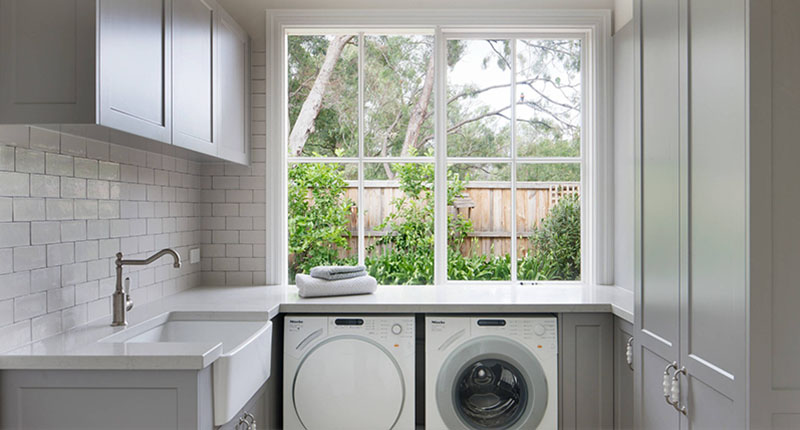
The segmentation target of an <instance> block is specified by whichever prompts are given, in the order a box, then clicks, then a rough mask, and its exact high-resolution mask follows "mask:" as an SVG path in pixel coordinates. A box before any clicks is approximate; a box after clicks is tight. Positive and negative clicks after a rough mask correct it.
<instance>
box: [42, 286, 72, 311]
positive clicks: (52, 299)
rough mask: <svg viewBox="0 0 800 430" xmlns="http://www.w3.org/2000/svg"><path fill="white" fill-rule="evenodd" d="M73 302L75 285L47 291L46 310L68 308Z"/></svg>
mask: <svg viewBox="0 0 800 430" xmlns="http://www.w3.org/2000/svg"><path fill="white" fill-rule="evenodd" d="M74 304H75V287H74V286H72V285H70V286H68V287H61V288H56V289H54V290H48V291H47V312H54V311H58V310H61V309H64V308H68V307H70V306H73V305H74Z"/></svg>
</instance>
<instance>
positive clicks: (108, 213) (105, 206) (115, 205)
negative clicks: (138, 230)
mask: <svg viewBox="0 0 800 430" xmlns="http://www.w3.org/2000/svg"><path fill="white" fill-rule="evenodd" d="M97 204H98V208H97V214H98V216H99V217H100V219H111V218H119V214H120V212H119V202H118V201H106V200H100V201H99V202H97Z"/></svg>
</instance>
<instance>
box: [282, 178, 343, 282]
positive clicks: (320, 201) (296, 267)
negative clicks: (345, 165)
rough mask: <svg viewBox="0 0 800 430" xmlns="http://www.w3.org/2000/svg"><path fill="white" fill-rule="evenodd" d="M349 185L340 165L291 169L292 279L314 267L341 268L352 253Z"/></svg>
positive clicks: (290, 241)
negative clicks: (342, 254) (343, 253)
mask: <svg viewBox="0 0 800 430" xmlns="http://www.w3.org/2000/svg"><path fill="white" fill-rule="evenodd" d="M346 186H347V183H346V182H345V180H344V177H343V174H342V172H341V166H339V165H338V164H316V163H308V164H297V165H294V166H292V167H290V168H289V253H290V254H292V261H290V264H289V266H290V267H289V278H290V280H291V281H292V282H294V277H295V274H297V273H308V272H309V270H310V269H311V268H312V267H314V266H319V265H326V264H339V256H338V254H339V250H341V249H349V246H348V238H349V237H350V232H349V231H348V230H347V226H348V224H349V223H350V218H349V217H350V212H351V210H352V208H353V206H354V203H353V201H352V200H350V199H348V198H347V197H346V196H345V187H346Z"/></svg>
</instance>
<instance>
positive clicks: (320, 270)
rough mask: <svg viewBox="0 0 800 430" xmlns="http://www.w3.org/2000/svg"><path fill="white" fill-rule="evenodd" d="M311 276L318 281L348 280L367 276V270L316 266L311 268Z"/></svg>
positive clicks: (352, 267)
mask: <svg viewBox="0 0 800 430" xmlns="http://www.w3.org/2000/svg"><path fill="white" fill-rule="evenodd" d="M310 275H311V276H313V277H315V278H318V279H325V280H328V281H335V280H337V279H350V278H357V277H359V276H366V275H367V268H366V267H365V266H363V265H359V266H317V267H312V268H311V273H310Z"/></svg>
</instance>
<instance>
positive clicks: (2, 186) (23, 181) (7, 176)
mask: <svg viewBox="0 0 800 430" xmlns="http://www.w3.org/2000/svg"><path fill="white" fill-rule="evenodd" d="M29 192H30V175H28V174H27V173H16V172H0V195H2V196H6V197H18V196H19V197H27V196H28V194H29Z"/></svg>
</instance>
